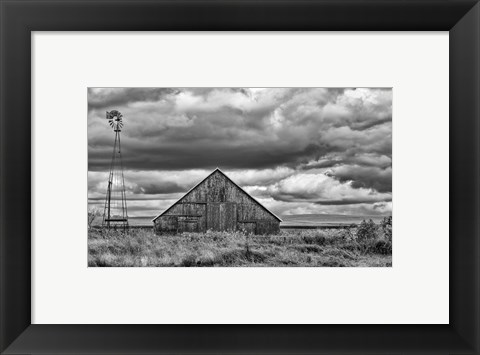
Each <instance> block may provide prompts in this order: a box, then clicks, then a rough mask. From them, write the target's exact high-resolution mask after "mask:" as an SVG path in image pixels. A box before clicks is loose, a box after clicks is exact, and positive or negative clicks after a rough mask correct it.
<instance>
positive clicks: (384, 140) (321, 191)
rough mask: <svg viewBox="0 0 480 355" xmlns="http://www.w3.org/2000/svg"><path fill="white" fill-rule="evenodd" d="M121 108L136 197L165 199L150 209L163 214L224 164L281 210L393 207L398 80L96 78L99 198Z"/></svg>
mask: <svg viewBox="0 0 480 355" xmlns="http://www.w3.org/2000/svg"><path fill="white" fill-rule="evenodd" d="M114 109H115V110H119V111H120V112H122V114H123V117H124V128H123V131H122V155H123V164H124V169H125V180H126V181H125V183H126V189H127V194H128V197H129V200H132V201H133V200H137V201H142V200H148V201H158V204H157V206H155V205H154V202H152V204H151V205H150V204H149V205H148V206H149V208H145V206H147V205H138V211H139V212H138V213H140V214H145V211H146V210H148V211H151V214H153V215H155V214H158V212H159V210H161V209H162V208H166V207H168V206H164V204H166V203H170V202H172V201H175V199H176V198H178V197H180V196H181V195H182V194H183V193H184V192H186V191H188V189H190V188H191V187H192V186H194V185H195V184H196V183H197V182H198V181H200V180H201V179H202V178H203V177H205V176H206V175H207V174H208V173H209V172H210V171H211V170H212V169H214V168H216V167H220V168H221V169H222V170H224V171H225V172H226V173H227V175H229V176H230V177H232V178H233V179H234V180H235V181H236V182H237V183H238V184H240V185H241V186H242V187H244V188H245V189H247V191H249V192H250V193H252V195H254V196H255V197H256V198H258V199H260V200H261V202H263V203H264V204H265V205H266V206H267V207H269V208H271V209H272V210H273V211H274V212H275V213H278V214H288V213H296V212H295V211H300V210H302V211H310V213H328V212H329V211H331V210H332V209H331V206H338V208H343V207H340V206H346V207H348V208H350V209H348V211H349V212H348V213H355V211H356V210H357V211H358V213H365V211H369V212H370V213H372V214H378V213H388V212H389V209H391V199H392V198H391V191H392V90H391V89H382V88H357V89H355V88H334V89H328V88H267V89H260V88H252V89H250V88H90V89H88V154H89V160H88V165H89V200H90V201H91V203H94V201H100V200H101V196H104V195H105V185H106V176H107V174H108V169H109V166H110V159H111V150H112V145H113V139H114V135H113V132H112V131H111V130H110V129H109V126H108V123H107V121H106V120H105V111H110V110H114ZM152 197H153V198H152ZM165 201H167V202H165ZM329 208H330V209H329ZM129 210H132V211H133V213H134V212H135V208H134V207H133V208H132V209H130V208H129ZM343 210H344V211H347V209H343ZM335 211H337V212H338V210H335Z"/></svg>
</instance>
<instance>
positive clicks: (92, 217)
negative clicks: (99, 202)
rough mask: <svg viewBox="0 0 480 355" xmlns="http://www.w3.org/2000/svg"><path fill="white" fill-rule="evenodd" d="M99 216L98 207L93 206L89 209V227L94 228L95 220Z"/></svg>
mask: <svg viewBox="0 0 480 355" xmlns="http://www.w3.org/2000/svg"><path fill="white" fill-rule="evenodd" d="M98 216H100V211H99V210H97V209H96V208H91V209H89V210H88V218H87V223H88V229H92V224H93V221H94V220H95V218H97V217H98Z"/></svg>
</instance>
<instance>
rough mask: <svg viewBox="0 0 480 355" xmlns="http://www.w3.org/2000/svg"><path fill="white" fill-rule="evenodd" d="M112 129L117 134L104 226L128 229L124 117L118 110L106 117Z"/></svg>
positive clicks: (104, 213) (109, 177)
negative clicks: (123, 135)
mask: <svg viewBox="0 0 480 355" xmlns="http://www.w3.org/2000/svg"><path fill="white" fill-rule="evenodd" d="M106 118H107V120H108V123H109V124H110V127H112V128H113V131H114V132H115V142H114V144H113V154H112V161H111V163H110V174H109V176H108V186H107V195H106V197H105V208H104V210H103V222H102V226H103V227H106V228H108V229H110V228H122V229H123V230H126V229H127V228H128V211H127V198H126V195H125V179H124V177H123V163H122V153H121V146H120V132H121V130H122V127H123V120H122V119H123V116H122V114H121V113H120V112H118V111H117V110H113V111H110V112H108V111H107V116H106Z"/></svg>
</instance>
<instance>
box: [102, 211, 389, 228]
mask: <svg viewBox="0 0 480 355" xmlns="http://www.w3.org/2000/svg"><path fill="white" fill-rule="evenodd" d="M154 217H155V216H143V217H129V218H128V223H129V225H131V226H153V223H152V219H153V218H154ZM281 218H282V220H283V222H282V223H280V228H281V227H292V226H297V227H328V226H338V225H350V224H358V223H361V222H362V221H363V220H369V219H371V220H373V221H374V222H375V223H379V222H380V221H381V220H382V218H383V216H345V215H334V214H299V215H287V216H281ZM93 224H94V225H101V224H102V218H101V217H97V218H96V220H95V222H94V223H93Z"/></svg>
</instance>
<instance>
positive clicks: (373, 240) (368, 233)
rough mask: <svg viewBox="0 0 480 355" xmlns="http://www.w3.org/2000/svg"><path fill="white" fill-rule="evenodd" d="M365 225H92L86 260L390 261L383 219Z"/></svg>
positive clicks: (231, 262)
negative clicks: (174, 229) (164, 228)
mask: <svg viewBox="0 0 480 355" xmlns="http://www.w3.org/2000/svg"><path fill="white" fill-rule="evenodd" d="M372 223H373V222H372ZM367 227H368V228H367ZM367 227H365V228H364V229H362V228H359V227H352V228H346V229H323V230H282V231H281V232H280V234H279V235H271V236H260V235H258V236H256V235H245V234H243V233H241V232H211V231H209V232H206V233H183V234H179V235H161V236H157V235H155V234H154V233H153V232H152V231H151V230H149V229H132V230H130V231H128V232H127V233H122V232H115V231H110V232H109V231H104V230H100V229H92V230H91V231H89V235H88V265H89V266H115V267H124V266H227V267H231V266H245V267H251V266H262V267H263V266H306V267H309V266H319V267H322V266H326V267H342V266H346V267H385V266H392V244H391V241H390V238H391V235H390V238H389V236H386V235H385V234H384V233H383V232H382V228H380V226H379V225H375V224H372V225H370V226H367Z"/></svg>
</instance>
